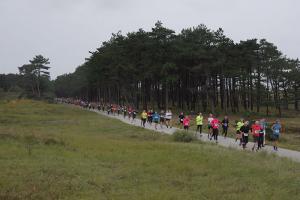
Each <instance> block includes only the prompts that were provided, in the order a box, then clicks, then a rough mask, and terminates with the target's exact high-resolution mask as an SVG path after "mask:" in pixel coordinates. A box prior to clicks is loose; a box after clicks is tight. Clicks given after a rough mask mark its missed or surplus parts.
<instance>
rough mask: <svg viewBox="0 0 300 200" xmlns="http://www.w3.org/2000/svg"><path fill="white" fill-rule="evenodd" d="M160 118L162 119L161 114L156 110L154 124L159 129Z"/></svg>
mask: <svg viewBox="0 0 300 200" xmlns="http://www.w3.org/2000/svg"><path fill="white" fill-rule="evenodd" d="M159 120H160V117H159V114H158V113H157V112H154V114H153V122H154V126H155V129H156V130H157V125H158V123H159Z"/></svg>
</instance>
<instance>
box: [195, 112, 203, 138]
mask: <svg viewBox="0 0 300 200" xmlns="http://www.w3.org/2000/svg"><path fill="white" fill-rule="evenodd" d="M196 125H197V129H196V135H197V132H198V131H199V133H200V136H202V126H203V115H202V113H199V114H198V116H197V117H196Z"/></svg>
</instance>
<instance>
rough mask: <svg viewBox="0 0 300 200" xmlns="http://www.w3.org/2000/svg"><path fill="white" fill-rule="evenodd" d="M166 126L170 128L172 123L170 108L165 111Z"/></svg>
mask: <svg viewBox="0 0 300 200" xmlns="http://www.w3.org/2000/svg"><path fill="white" fill-rule="evenodd" d="M165 119H166V126H167V128H169V127H170V128H172V123H171V120H172V111H171V110H167V111H166V118H165Z"/></svg>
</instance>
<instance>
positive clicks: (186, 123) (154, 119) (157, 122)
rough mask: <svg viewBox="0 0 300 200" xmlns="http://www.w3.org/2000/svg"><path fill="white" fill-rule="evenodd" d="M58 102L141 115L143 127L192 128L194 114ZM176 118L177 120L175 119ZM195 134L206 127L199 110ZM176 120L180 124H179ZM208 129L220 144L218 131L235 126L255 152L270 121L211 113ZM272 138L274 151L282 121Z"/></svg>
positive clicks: (133, 116) (132, 118) (238, 137)
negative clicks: (230, 119) (217, 115)
mask: <svg viewBox="0 0 300 200" xmlns="http://www.w3.org/2000/svg"><path fill="white" fill-rule="evenodd" d="M57 101H59V102H63V103H71V104H75V105H79V106H81V107H83V108H86V109H97V110H99V111H102V112H106V113H107V114H108V115H122V116H123V117H124V118H127V119H128V120H130V121H131V123H134V121H135V120H136V118H137V116H140V122H141V126H142V127H145V126H146V124H148V125H149V126H152V125H153V124H154V128H155V129H156V130H157V129H158V128H159V129H163V128H164V127H165V128H172V123H174V122H175V124H177V125H178V126H179V127H180V128H181V129H184V130H185V131H187V132H188V131H189V129H190V127H191V120H192V119H193V118H192V116H191V115H185V114H184V113H183V112H180V114H179V115H178V117H175V116H173V113H172V111H171V109H168V110H161V111H160V112H158V111H155V110H153V109H149V110H142V111H141V112H140V113H139V112H138V110H137V109H135V108H134V107H133V106H125V105H117V104H97V103H91V102H86V101H82V100H71V99H57ZM176 118H177V119H176ZM193 120H195V129H196V131H195V135H197V134H199V135H200V137H202V130H203V126H204V116H203V115H202V113H201V112H200V113H198V114H197V115H196V117H195V119H193ZM176 121H177V123H176ZM206 123H207V129H208V134H207V136H208V139H209V140H213V141H215V142H216V143H218V136H219V132H221V134H222V136H223V137H224V138H226V137H227V135H228V130H229V127H230V125H231V127H234V129H235V141H236V142H238V143H239V145H240V146H241V147H242V148H243V149H246V148H247V144H248V141H249V137H250V136H251V137H252V138H253V146H251V147H250V148H251V149H252V151H258V150H260V149H262V148H263V147H264V146H265V141H266V130H267V126H268V124H267V122H266V120H265V119H260V120H254V121H249V120H244V119H240V120H238V121H235V122H233V123H230V121H229V118H228V116H224V118H223V119H222V120H219V119H218V118H217V117H216V116H214V115H213V114H209V115H208V118H207V121H206ZM269 128H271V131H272V133H271V139H272V141H273V148H274V151H277V150H278V148H277V144H278V140H279V137H280V134H281V130H282V126H281V123H280V121H279V120H276V121H275V122H274V123H273V124H272V126H271V127H269Z"/></svg>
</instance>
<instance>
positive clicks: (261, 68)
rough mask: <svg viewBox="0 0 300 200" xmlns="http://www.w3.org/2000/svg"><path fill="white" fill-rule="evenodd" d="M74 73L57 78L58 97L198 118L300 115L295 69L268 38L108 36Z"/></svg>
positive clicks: (163, 33)
mask: <svg viewBox="0 0 300 200" xmlns="http://www.w3.org/2000/svg"><path fill="white" fill-rule="evenodd" d="M90 53H91V56H90V57H89V58H87V59H86V62H85V63H84V64H82V65H81V66H80V67H78V68H77V69H76V71H75V72H74V73H71V74H65V75H62V76H59V77H57V79H56V81H55V91H56V94H57V96H59V97H77V98H83V99H87V100H90V101H101V102H104V103H105V102H111V103H118V104H132V105H133V106H135V107H136V108H138V109H139V108H141V107H142V108H149V107H152V108H159V109H165V108H169V107H172V108H180V109H182V110H194V111H198V110H201V111H203V112H208V111H209V112H239V111H242V110H243V111H253V112H262V108H263V110H264V111H266V114H269V112H270V109H271V108H276V109H277V111H278V114H279V115H281V112H282V109H295V110H298V109H299V103H298V102H299V85H300V68H299V66H300V63H299V60H298V59H289V58H287V57H286V56H285V55H284V54H283V53H282V52H280V51H279V50H278V49H277V47H276V46H275V45H274V44H272V43H270V42H268V41H267V40H265V39H262V40H257V39H249V40H246V41H240V42H239V43H234V42H233V40H232V39H230V38H228V37H227V36H225V35H224V32H223V30H222V29H218V30H216V31H214V30H210V29H208V28H207V27H206V26H205V25H199V26H197V27H193V28H187V29H183V30H182V31H181V32H180V33H179V34H176V33H175V32H174V31H173V30H171V29H168V28H166V27H164V26H163V25H162V23H161V22H157V23H156V24H155V26H154V27H153V28H152V30H151V31H144V30H142V29H140V30H138V31H137V32H131V33H128V34H126V35H122V34H121V33H120V32H119V33H117V34H113V35H112V37H111V39H110V40H109V41H106V42H103V43H102V45H101V46H100V47H99V48H98V49H97V50H96V51H94V52H90Z"/></svg>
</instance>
